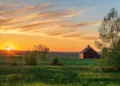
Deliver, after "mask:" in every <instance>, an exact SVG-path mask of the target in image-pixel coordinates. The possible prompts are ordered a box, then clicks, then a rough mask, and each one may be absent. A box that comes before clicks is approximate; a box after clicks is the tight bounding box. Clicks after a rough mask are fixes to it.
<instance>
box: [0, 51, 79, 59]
mask: <svg viewBox="0 0 120 86" xmlns="http://www.w3.org/2000/svg"><path fill="white" fill-rule="evenodd" d="M5 52H6V51H5V50H0V55H2V54H5ZM14 53H15V55H25V54H26V53H27V51H14ZM47 57H59V58H79V53H78V52H49V53H48V55H47Z"/></svg>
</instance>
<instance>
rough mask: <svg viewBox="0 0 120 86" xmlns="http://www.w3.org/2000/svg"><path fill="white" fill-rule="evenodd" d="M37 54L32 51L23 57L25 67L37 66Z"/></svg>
mask: <svg viewBox="0 0 120 86" xmlns="http://www.w3.org/2000/svg"><path fill="white" fill-rule="evenodd" d="M36 55H37V52H36V51H35V50H34V51H28V52H27V53H26V55H25V58H24V61H25V64H26V65H37V63H38V60H37V56H36Z"/></svg>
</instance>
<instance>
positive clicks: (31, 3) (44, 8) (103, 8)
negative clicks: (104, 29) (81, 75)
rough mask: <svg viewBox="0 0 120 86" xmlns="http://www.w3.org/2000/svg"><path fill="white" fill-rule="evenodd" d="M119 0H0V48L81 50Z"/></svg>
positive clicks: (95, 34)
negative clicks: (35, 47) (46, 47)
mask: <svg viewBox="0 0 120 86" xmlns="http://www.w3.org/2000/svg"><path fill="white" fill-rule="evenodd" d="M119 3H120V0H0V49H5V47H6V46H13V47H14V48H15V49H16V50H31V49H34V46H35V45H38V44H44V45H46V46H48V47H49V48H50V51H59V52H80V51H81V50H82V49H84V48H85V47H87V45H90V46H91V47H92V48H93V49H95V50H97V51H99V50H98V49H97V48H96V46H95V44H94V42H95V40H96V39H98V37H99V34H98V28H99V26H100V25H101V22H102V20H103V18H104V17H105V16H106V15H107V13H108V12H109V11H110V9H111V8H116V10H117V11H118V12H119V11H120V9H119V8H120V5H119Z"/></svg>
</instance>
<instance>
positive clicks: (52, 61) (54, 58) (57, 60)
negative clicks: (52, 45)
mask: <svg viewBox="0 0 120 86" xmlns="http://www.w3.org/2000/svg"><path fill="white" fill-rule="evenodd" d="M50 64H51V65H58V66H62V64H61V63H60V61H59V59H58V57H53V59H52V60H51V62H50Z"/></svg>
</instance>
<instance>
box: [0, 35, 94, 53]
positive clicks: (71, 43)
mask: <svg viewBox="0 0 120 86" xmlns="http://www.w3.org/2000/svg"><path fill="white" fill-rule="evenodd" d="M0 36H1V38H0V41H1V42H0V45H1V47H0V49H4V48H5V46H13V47H14V48H15V49H17V50H29V49H33V48H34V45H37V44H45V45H46V46H48V47H49V48H50V51H61V52H80V51H81V50H82V49H84V48H85V47H86V46H87V45H88V44H89V45H90V46H91V47H93V48H94V49H96V47H95V46H94V41H93V40H89V41H88V40H74V39H66V38H54V37H40V36H27V35H11V34H2V35H0Z"/></svg>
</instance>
